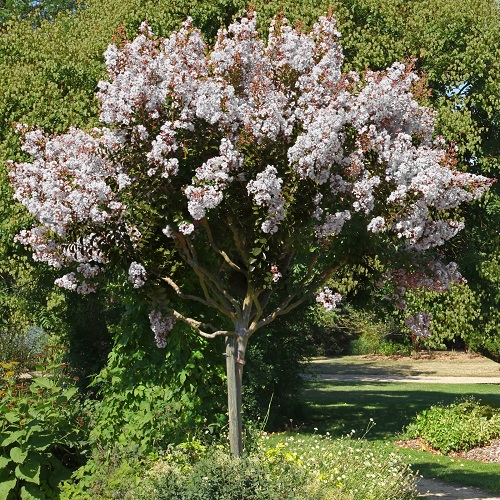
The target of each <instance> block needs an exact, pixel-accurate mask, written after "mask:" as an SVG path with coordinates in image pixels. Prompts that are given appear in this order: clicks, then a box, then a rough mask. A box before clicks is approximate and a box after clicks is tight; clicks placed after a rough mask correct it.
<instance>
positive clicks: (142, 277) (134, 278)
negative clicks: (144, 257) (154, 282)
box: [128, 262, 147, 288]
mask: <svg viewBox="0 0 500 500" xmlns="http://www.w3.org/2000/svg"><path fill="white" fill-rule="evenodd" d="M128 279H129V281H130V283H132V285H133V286H134V288H141V287H143V286H144V285H145V284H146V279H147V277H146V269H145V268H144V266H143V265H142V264H139V263H138V262H132V264H130V267H129V269H128Z"/></svg>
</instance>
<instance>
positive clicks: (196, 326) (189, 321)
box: [167, 308, 238, 339]
mask: <svg viewBox="0 0 500 500" xmlns="http://www.w3.org/2000/svg"><path fill="white" fill-rule="evenodd" d="M167 311H169V312H170V313H171V314H172V316H174V317H175V318H176V319H178V320H179V321H182V322H183V323H186V325H188V326H190V327H191V328H193V330H195V331H196V332H197V333H198V334H199V335H201V336H202V337H204V338H206V339H215V338H216V337H237V336H238V334H237V333H236V332H235V331H230V330H217V329H216V328H215V327H214V326H212V325H211V324H209V323H202V322H201V321H198V320H196V319H193V318H188V317H187V316H184V315H183V314H181V313H180V312H178V311H176V310H175V309H170V308H168V309H167ZM202 328H203V330H202ZM207 329H209V330H213V331H212V332H211V333H207V332H205V331H204V330H207Z"/></svg>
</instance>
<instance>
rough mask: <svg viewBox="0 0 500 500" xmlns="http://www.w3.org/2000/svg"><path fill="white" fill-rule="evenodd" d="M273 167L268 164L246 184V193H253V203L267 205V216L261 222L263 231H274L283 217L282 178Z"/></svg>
mask: <svg viewBox="0 0 500 500" xmlns="http://www.w3.org/2000/svg"><path fill="white" fill-rule="evenodd" d="M277 173H278V171H277V170H276V168H275V167H273V166H271V165H268V166H267V167H266V169H265V170H264V171H263V172H261V173H259V174H257V177H256V178H255V180H253V181H249V183H248V184H247V191H248V194H253V199H254V201H255V203H256V204H257V205H259V206H265V207H267V216H268V219H266V220H265V221H264V222H263V223H262V226H261V227H262V231H264V233H271V234H273V233H275V232H276V231H277V230H278V225H279V223H280V222H281V221H282V220H283V219H284V218H285V200H284V198H283V196H282V194H281V185H282V184H283V180H282V179H280V178H279V177H278V176H277V175H276V174H277Z"/></svg>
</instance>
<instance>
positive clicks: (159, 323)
mask: <svg viewBox="0 0 500 500" xmlns="http://www.w3.org/2000/svg"><path fill="white" fill-rule="evenodd" d="M149 323H150V325H151V330H153V333H154V334H155V341H156V345H157V346H158V347H159V348H160V349H164V348H165V347H166V346H167V337H168V334H169V333H170V332H171V330H172V328H173V327H174V325H175V318H174V317H173V316H163V314H162V313H161V312H159V311H151V312H150V313H149Z"/></svg>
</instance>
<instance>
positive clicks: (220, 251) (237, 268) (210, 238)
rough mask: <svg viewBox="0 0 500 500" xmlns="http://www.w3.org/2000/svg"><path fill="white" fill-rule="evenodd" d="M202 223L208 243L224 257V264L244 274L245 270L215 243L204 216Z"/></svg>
mask: <svg viewBox="0 0 500 500" xmlns="http://www.w3.org/2000/svg"><path fill="white" fill-rule="evenodd" d="M201 222H202V225H203V227H204V228H205V231H206V232H207V236H208V241H209V242H210V245H211V246H212V248H213V249H214V250H215V251H216V252H217V253H218V254H219V255H220V256H221V257H222V258H223V259H224V261H225V262H226V264H227V265H228V266H229V267H231V268H232V269H234V270H235V271H238V272H239V273H243V274H245V275H247V274H248V273H247V271H245V270H244V269H242V268H241V267H240V266H238V264H235V263H234V262H233V261H232V260H231V259H230V258H229V256H228V255H227V253H226V252H224V250H221V249H220V248H219V247H218V246H217V244H216V243H215V240H214V238H213V235H212V230H211V229H210V226H209V224H208V221H207V219H206V218H204V219H202V221H201Z"/></svg>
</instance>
